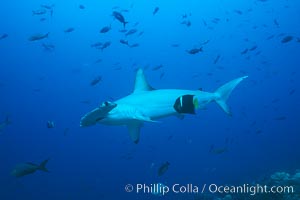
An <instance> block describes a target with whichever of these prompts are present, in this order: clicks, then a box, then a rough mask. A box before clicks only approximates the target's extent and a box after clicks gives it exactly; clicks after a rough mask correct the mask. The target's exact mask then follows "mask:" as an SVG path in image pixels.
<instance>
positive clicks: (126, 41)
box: [120, 40, 129, 45]
mask: <svg viewBox="0 0 300 200" xmlns="http://www.w3.org/2000/svg"><path fill="white" fill-rule="evenodd" d="M120 43H121V44H125V45H129V44H128V40H120Z"/></svg>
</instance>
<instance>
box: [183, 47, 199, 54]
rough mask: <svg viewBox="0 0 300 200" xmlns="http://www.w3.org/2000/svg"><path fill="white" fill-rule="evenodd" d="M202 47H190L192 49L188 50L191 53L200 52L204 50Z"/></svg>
mask: <svg viewBox="0 0 300 200" xmlns="http://www.w3.org/2000/svg"><path fill="white" fill-rule="evenodd" d="M202 51H203V50H202V47H200V48H194V49H190V50H187V51H186V52H187V53H189V54H197V53H199V52H202Z"/></svg>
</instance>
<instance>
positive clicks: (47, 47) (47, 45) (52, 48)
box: [42, 43, 55, 51]
mask: <svg viewBox="0 0 300 200" xmlns="http://www.w3.org/2000/svg"><path fill="white" fill-rule="evenodd" d="M42 47H43V48H44V49H45V50H46V51H53V50H54V49H55V46H54V45H53V44H45V43H43V44H42Z"/></svg>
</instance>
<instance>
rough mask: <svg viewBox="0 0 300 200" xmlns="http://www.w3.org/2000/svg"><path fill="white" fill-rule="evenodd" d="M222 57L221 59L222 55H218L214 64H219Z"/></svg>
mask: <svg viewBox="0 0 300 200" xmlns="http://www.w3.org/2000/svg"><path fill="white" fill-rule="evenodd" d="M220 57H221V56H220V54H219V55H217V57H216V58H215V60H214V64H217V62H218V61H219V59H220Z"/></svg>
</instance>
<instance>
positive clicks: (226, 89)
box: [214, 76, 248, 116]
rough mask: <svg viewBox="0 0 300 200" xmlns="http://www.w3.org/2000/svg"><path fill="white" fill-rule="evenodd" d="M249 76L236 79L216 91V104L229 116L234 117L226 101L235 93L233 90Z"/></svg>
mask: <svg viewBox="0 0 300 200" xmlns="http://www.w3.org/2000/svg"><path fill="white" fill-rule="evenodd" d="M247 77H248V76H243V77H240V78H237V79H234V80H232V81H229V82H228V83H225V84H224V85H222V86H221V87H219V88H218V89H217V90H216V91H215V93H214V94H215V99H214V100H215V101H216V103H217V104H218V105H219V106H220V107H221V108H222V110H223V111H224V112H226V113H227V114H228V115H230V116H231V115H232V113H231V111H230V108H229V106H228V105H227V104H226V101H227V99H228V97H229V96H230V94H231V92H232V91H233V89H234V88H235V87H236V86H237V85H238V84H239V83H240V82H241V81H242V80H244V79H245V78H247Z"/></svg>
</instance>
